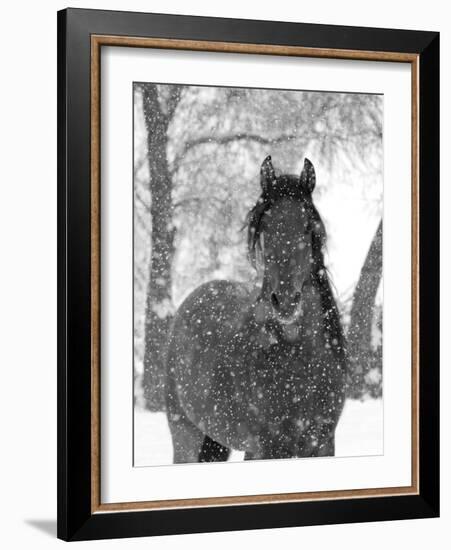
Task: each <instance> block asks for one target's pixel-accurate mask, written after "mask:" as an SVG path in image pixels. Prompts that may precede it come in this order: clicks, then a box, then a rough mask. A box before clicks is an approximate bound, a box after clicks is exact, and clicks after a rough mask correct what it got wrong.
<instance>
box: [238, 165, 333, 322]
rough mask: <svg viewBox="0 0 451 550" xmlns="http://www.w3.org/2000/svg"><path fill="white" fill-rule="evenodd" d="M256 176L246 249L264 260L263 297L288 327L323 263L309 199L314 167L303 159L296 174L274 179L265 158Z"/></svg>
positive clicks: (318, 225)
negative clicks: (258, 191) (257, 194)
mask: <svg viewBox="0 0 451 550" xmlns="http://www.w3.org/2000/svg"><path fill="white" fill-rule="evenodd" d="M260 178H261V187H262V194H261V196H260V199H259V201H258V202H257V204H256V206H255V207H254V208H253V209H252V211H251V213H250V221H249V250H250V253H251V257H252V258H253V259H254V260H255V256H256V252H258V253H259V255H260V259H261V261H262V262H263V266H264V277H263V297H264V298H265V299H266V300H267V301H268V302H269V303H270V305H271V308H272V311H273V313H274V316H275V317H276V319H277V320H278V321H279V322H280V323H281V324H284V325H288V324H291V323H294V322H295V321H296V320H297V318H298V317H299V315H300V314H301V312H302V295H303V291H304V289H305V287H306V285H308V284H309V283H310V281H311V278H312V274H314V273H315V270H316V271H317V270H318V269H320V268H321V266H322V265H323V258H322V253H321V248H322V245H323V243H324V240H325V229H324V225H323V223H322V221H321V218H320V217H319V214H318V212H317V210H316V208H315V207H314V205H313V202H312V191H313V189H314V187H315V170H314V168H313V165H312V163H311V162H310V161H309V160H308V159H305V161H304V167H303V170H302V172H301V175H300V176H299V177H298V176H293V175H281V176H279V177H276V174H275V171H274V168H273V165H272V162H271V157H266V159H265V160H264V161H263V164H262V166H261V172H260Z"/></svg>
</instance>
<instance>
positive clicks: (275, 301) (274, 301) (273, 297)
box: [271, 292, 280, 309]
mask: <svg viewBox="0 0 451 550" xmlns="http://www.w3.org/2000/svg"><path fill="white" fill-rule="evenodd" d="M271 304H272V305H273V307H274V308H275V309H279V306H280V303H279V300H278V298H277V296H276V294H275V293H274V292H271Z"/></svg>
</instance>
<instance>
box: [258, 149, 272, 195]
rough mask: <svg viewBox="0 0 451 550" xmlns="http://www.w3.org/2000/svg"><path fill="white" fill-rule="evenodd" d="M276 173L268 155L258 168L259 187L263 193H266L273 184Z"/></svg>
mask: <svg viewBox="0 0 451 550" xmlns="http://www.w3.org/2000/svg"><path fill="white" fill-rule="evenodd" d="M275 181H276V173H275V171H274V166H273V165H272V162H271V156H270V155H268V156H267V157H266V158H265V160H264V161H263V162H262V165H261V168H260V185H261V186H262V189H263V192H264V193H266V192H267V191H268V189H269V187H270V186H271V185H272V184H273V183H275Z"/></svg>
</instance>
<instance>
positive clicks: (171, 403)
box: [165, 369, 204, 464]
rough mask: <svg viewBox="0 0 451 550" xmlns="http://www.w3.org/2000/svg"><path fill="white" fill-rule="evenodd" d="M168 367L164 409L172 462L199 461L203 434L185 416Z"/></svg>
mask: <svg viewBox="0 0 451 550" xmlns="http://www.w3.org/2000/svg"><path fill="white" fill-rule="evenodd" d="M171 373H172V371H171V369H168V375H167V378H166V387H165V390H166V411H167V418H168V424H169V430H170V432H171V437H172V447H173V462H174V464H183V463H185V462H199V452H200V449H201V447H202V441H203V438H204V434H203V433H202V432H201V431H200V430H199V429H198V428H197V427H196V426H195V425H194V424H193V423H192V422H191V421H190V420H189V418H188V417H187V416H186V414H185V412H184V410H183V408H182V406H181V404H180V402H179V399H178V396H177V391H176V386H175V381H174V379H173V377H172V376H171Z"/></svg>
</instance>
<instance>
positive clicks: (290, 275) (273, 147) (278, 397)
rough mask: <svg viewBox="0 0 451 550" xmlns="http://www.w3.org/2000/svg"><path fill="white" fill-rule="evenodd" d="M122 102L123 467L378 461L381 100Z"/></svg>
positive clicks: (160, 88)
mask: <svg viewBox="0 0 451 550" xmlns="http://www.w3.org/2000/svg"><path fill="white" fill-rule="evenodd" d="M132 95H133V110H134V116H133V132H134V134H133V139H134V144H133V159H134V178H133V190H130V192H133V225H134V235H133V261H134V266H133V279H134V280H133V299H134V327H133V330H134V361H133V384H134V417H133V423H134V425H133V465H134V466H135V467H145V466H158V465H168V464H180V463H197V462H224V461H243V460H246V461H247V460H270V459H305V458H315V457H352V456H376V455H382V454H383V452H384V449H383V435H384V434H383V304H384V302H383V262H382V243H383V183H384V182H383V161H384V159H383V132H384V124H383V117H384V115H383V113H384V96H383V94H374V93H368V94H366V93H350V92H346V90H342V91H327V92H326V91H315V90H288V89H259V88H236V87H213V86H196V85H190V84H184V85H182V84H171V83H156V82H134V83H133V90H132Z"/></svg>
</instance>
